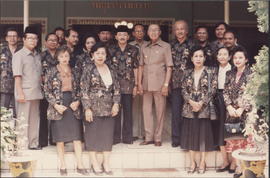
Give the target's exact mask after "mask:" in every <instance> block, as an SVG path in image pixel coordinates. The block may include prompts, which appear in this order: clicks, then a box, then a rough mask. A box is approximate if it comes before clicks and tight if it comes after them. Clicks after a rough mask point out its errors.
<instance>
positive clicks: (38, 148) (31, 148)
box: [28, 145, 42, 150]
mask: <svg viewBox="0 0 270 178" xmlns="http://www.w3.org/2000/svg"><path fill="white" fill-rule="evenodd" d="M28 149H29V150H42V147H41V146H40V145H38V146H37V147H29V148H28Z"/></svg>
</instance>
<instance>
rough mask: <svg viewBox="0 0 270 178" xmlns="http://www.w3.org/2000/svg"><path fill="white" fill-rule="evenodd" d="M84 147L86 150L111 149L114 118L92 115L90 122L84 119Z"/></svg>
mask: <svg viewBox="0 0 270 178" xmlns="http://www.w3.org/2000/svg"><path fill="white" fill-rule="evenodd" d="M84 126H85V131H84V141H85V149H86V150H88V151H97V152H103V151H112V145H113V135H114V134H113V133H114V118H112V117H94V119H93V121H92V122H86V121H84Z"/></svg>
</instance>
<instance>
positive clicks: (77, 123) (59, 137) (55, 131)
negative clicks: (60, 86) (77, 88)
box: [51, 92, 83, 142]
mask: <svg viewBox="0 0 270 178" xmlns="http://www.w3.org/2000/svg"><path fill="white" fill-rule="evenodd" d="M71 102H72V94H71V92H63V105H64V106H67V107H68V109H67V110H66V111H65V112H64V113H63V118H62V119H61V120H52V121H51V129H52V139H53V142H71V141H74V140H82V133H83V132H82V120H80V119H76V117H75V116H74V114H73V110H72V109H71V108H70V107H69V105H70V103H71Z"/></svg>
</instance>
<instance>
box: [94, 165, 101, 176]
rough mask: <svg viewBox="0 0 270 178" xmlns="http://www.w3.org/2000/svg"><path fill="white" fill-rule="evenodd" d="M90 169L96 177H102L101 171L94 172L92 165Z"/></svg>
mask: <svg viewBox="0 0 270 178" xmlns="http://www.w3.org/2000/svg"><path fill="white" fill-rule="evenodd" d="M91 169H92V171H93V173H94V174H95V175H96V176H100V175H102V173H103V171H102V170H100V171H95V169H94V167H93V165H92V166H91Z"/></svg>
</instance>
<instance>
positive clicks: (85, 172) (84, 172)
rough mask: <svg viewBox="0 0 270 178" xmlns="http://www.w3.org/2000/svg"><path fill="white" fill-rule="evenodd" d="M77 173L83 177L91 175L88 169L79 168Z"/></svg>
mask: <svg viewBox="0 0 270 178" xmlns="http://www.w3.org/2000/svg"><path fill="white" fill-rule="evenodd" d="M77 173H79V174H82V175H89V173H88V171H87V170H86V169H79V168H77Z"/></svg>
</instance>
